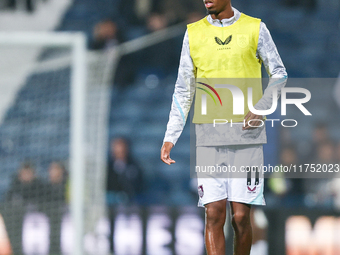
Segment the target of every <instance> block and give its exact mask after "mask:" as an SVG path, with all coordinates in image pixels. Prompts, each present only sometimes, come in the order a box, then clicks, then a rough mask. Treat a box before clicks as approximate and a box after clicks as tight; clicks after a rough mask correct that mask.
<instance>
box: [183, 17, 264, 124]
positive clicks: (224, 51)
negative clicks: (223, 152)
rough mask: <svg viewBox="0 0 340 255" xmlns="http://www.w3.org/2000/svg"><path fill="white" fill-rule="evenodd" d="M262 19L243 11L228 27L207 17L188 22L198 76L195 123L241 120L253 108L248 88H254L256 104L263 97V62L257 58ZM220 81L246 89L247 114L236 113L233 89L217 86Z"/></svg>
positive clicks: (244, 100)
mask: <svg viewBox="0 0 340 255" xmlns="http://www.w3.org/2000/svg"><path fill="white" fill-rule="evenodd" d="M260 22H261V20H260V19H256V18H252V17H250V16H247V15H245V14H241V16H240V18H239V19H238V20H237V21H236V22H235V23H234V24H232V25H230V26H227V27H216V26H213V25H211V24H210V23H209V22H208V20H207V18H204V19H202V20H200V21H198V22H195V23H192V24H189V25H188V36H189V46H190V55H191V58H192V60H193V63H194V65H195V67H196V78H197V80H196V81H197V83H196V96H195V113H194V119H193V123H213V121H214V119H226V120H228V121H230V120H232V121H233V122H241V121H243V119H244V116H245V115H246V114H247V113H248V111H249V109H248V103H247V102H248V97H247V94H248V93H247V88H249V87H251V88H252V102H253V105H255V104H256V103H257V102H258V101H259V100H260V98H261V97H262V83H261V64H262V63H261V61H260V60H259V59H257V57H256V50H257V44H258V38H259V30H260ZM215 78H217V79H215ZM224 79H225V80H224ZM216 82H219V83H221V82H222V83H225V84H228V85H232V86H235V87H237V88H239V92H240V91H242V93H243V95H244V98H243V102H244V113H242V114H240V113H237V112H239V111H237V110H239V109H236V113H237V114H233V112H235V110H234V111H233V100H234V99H235V97H233V94H232V91H231V90H230V89H228V88H226V87H225V86H224V87H223V88H221V86H220V88H218V86H217V88H216V86H215V85H216ZM203 83H204V84H203ZM237 88H236V89H237ZM202 98H203V102H202ZM237 100H242V98H238V99H237ZM202 105H203V106H205V107H206V110H205V111H204V109H203V108H204V107H203V106H202Z"/></svg>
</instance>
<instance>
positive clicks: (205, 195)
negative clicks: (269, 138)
mask: <svg viewBox="0 0 340 255" xmlns="http://www.w3.org/2000/svg"><path fill="white" fill-rule="evenodd" d="M196 151H197V153H196V169H195V171H196V173H197V183H198V195H199V202H198V206H202V207H203V206H204V205H205V204H208V203H211V202H215V201H219V200H223V199H227V200H228V201H233V202H240V203H245V204H251V205H265V200H264V196H263V175H262V173H261V172H260V171H259V170H260V168H261V166H262V165H263V148H262V145H258V144H256V145H228V146H216V147H213V146H212V147H197V149H196Z"/></svg>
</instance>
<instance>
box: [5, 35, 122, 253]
mask: <svg viewBox="0 0 340 255" xmlns="http://www.w3.org/2000/svg"><path fill="white" fill-rule="evenodd" d="M114 56H115V52H114V50H111V51H109V52H88V51H87V50H86V39H85V36H84V35H83V34H81V33H56V32H55V33H23V32H18V33H0V171H1V179H0V199H1V211H0V214H1V217H0V254H2V255H6V254H75V255H83V254H107V252H108V251H109V241H108V235H109V229H108V228H107V226H108V224H107V223H106V222H105V221H106V220H105V216H104V215H105V207H104V204H105V203H104V197H105V196H104V193H103V192H104V188H103V183H104V179H105V173H106V172H105V165H106V148H107V144H106V143H107V140H108V137H107V116H108V114H107V111H108V109H109V107H108V103H109V95H110V76H111V70H112V69H111V68H112V67H113V64H114V59H115V57H114Z"/></svg>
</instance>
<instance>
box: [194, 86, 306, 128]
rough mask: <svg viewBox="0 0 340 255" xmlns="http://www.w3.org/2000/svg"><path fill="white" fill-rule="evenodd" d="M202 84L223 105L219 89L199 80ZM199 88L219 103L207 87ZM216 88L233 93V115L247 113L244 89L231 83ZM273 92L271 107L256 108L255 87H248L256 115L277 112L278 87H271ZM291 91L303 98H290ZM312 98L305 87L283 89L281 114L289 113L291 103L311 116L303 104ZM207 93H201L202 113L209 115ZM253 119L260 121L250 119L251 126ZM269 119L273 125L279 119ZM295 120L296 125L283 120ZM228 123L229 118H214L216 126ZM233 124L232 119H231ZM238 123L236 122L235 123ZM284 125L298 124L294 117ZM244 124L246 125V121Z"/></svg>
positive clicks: (251, 105)
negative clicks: (264, 108) (288, 107)
mask: <svg viewBox="0 0 340 255" xmlns="http://www.w3.org/2000/svg"><path fill="white" fill-rule="evenodd" d="M197 83H199V84H201V85H204V86H205V87H207V88H209V89H210V90H211V91H212V92H213V93H214V94H215V95H216V96H217V98H218V99H219V101H220V104H221V106H222V99H221V98H220V95H219V94H218V93H217V91H216V90H215V89H214V88H213V87H212V86H210V85H208V84H206V83H203V82H197ZM197 88H198V89H201V90H203V91H205V92H206V93H207V94H208V95H210V97H211V98H212V99H213V101H214V103H215V105H217V102H216V100H215V98H214V96H213V95H212V93H211V92H210V91H209V90H207V89H205V88H201V87H197ZM215 88H218V89H228V90H229V91H230V92H231V94H232V101H233V103H232V110H233V115H244V114H245V109H244V108H245V107H244V105H245V96H244V94H243V91H242V90H241V89H240V88H239V87H237V86H235V85H231V84H216V85H215ZM271 93H272V102H271V107H270V108H269V109H267V110H257V109H255V107H254V105H253V100H252V99H253V88H251V87H248V88H247V98H248V100H247V104H248V109H249V110H250V111H251V112H252V113H254V114H256V115H262V116H265V115H269V114H272V113H273V112H275V110H276V109H277V105H278V103H277V101H278V100H277V98H278V91H277V88H272V89H271ZM289 93H296V94H300V95H302V97H301V98H288V94H289ZM310 99H311V93H310V91H309V90H307V89H305V88H297V87H285V88H282V89H281V115H282V116H285V115H287V105H289V104H291V105H295V106H296V107H297V108H298V109H299V110H300V111H301V112H302V113H303V114H304V115H306V116H307V115H308V116H311V115H312V114H311V113H310V112H309V111H308V110H307V108H306V107H305V106H304V105H303V104H305V103H307V102H309V100H310ZM207 108H208V106H207V95H206V94H202V95H201V115H207V110H208V109H207ZM252 121H259V120H248V124H249V125H250V126H251V122H252ZM267 121H271V122H272V126H274V125H273V124H274V121H279V120H278V119H275V120H267ZM287 121H290V122H294V125H285V124H284V123H282V122H287ZM226 123H228V121H227V120H225V119H214V126H215V125H216V124H226ZM231 124H232V121H231ZM235 124H236V123H235ZM281 124H282V126H284V127H295V126H296V125H297V121H296V120H293V119H289V120H283V121H281ZM244 125H245V121H244ZM263 125H264V121H262V124H261V125H260V126H263Z"/></svg>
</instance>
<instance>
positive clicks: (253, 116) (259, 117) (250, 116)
mask: <svg viewBox="0 0 340 255" xmlns="http://www.w3.org/2000/svg"><path fill="white" fill-rule="evenodd" d="M244 120H245V125H244V127H242V130H250V129H255V128H258V126H260V125H261V124H262V122H261V120H263V116H262V115H256V114H254V113H252V112H251V111H249V112H248V113H247V115H246V116H245V117H244ZM249 120H252V121H251V122H250V125H251V126H250V125H249V123H248V121H249ZM256 120H258V121H256Z"/></svg>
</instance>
